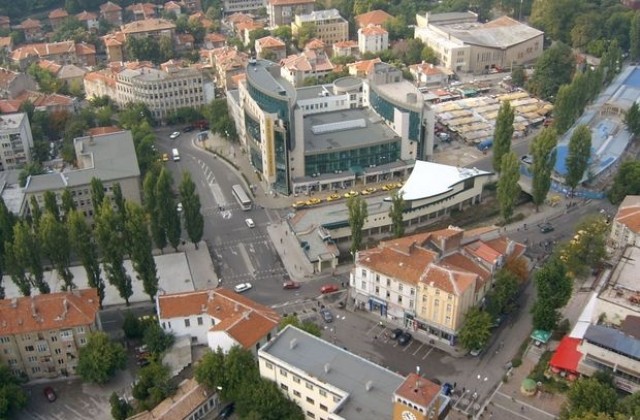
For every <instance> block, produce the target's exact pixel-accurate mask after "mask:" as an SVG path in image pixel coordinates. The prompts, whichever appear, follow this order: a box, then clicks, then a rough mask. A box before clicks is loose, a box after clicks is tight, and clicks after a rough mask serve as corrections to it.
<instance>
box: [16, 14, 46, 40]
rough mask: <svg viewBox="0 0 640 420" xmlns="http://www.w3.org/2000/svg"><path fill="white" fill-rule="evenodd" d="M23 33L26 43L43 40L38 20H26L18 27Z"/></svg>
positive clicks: (42, 32)
mask: <svg viewBox="0 0 640 420" xmlns="http://www.w3.org/2000/svg"><path fill="white" fill-rule="evenodd" d="M18 29H20V30H21V31H22V32H23V33H24V39H25V41H27V42H34V41H41V40H42V39H43V38H44V31H43V30H42V24H41V23H40V21H39V20H38V19H31V18H29V19H26V20H24V21H22V23H20V25H19V26H18Z"/></svg>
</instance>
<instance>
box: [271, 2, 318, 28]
mask: <svg viewBox="0 0 640 420" xmlns="http://www.w3.org/2000/svg"><path fill="white" fill-rule="evenodd" d="M315 3H316V1H315V0H267V15H268V16H269V27H270V28H276V27H278V26H281V25H290V24H291V22H293V20H294V18H295V16H296V15H307V14H309V13H311V12H313V10H314V9H315Z"/></svg>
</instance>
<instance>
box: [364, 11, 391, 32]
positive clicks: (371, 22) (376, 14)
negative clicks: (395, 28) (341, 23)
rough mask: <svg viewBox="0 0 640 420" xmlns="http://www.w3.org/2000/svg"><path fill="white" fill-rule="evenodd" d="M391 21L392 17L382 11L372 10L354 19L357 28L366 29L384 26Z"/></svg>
mask: <svg viewBox="0 0 640 420" xmlns="http://www.w3.org/2000/svg"><path fill="white" fill-rule="evenodd" d="M391 19H393V16H391V15H390V14H389V13H387V12H385V11H384V10H372V11H370V12H367V13H363V14H361V15H358V16H356V17H355V21H356V24H357V25H358V28H366V27H367V26H384V24H385V23H387V22H388V21H389V20H391Z"/></svg>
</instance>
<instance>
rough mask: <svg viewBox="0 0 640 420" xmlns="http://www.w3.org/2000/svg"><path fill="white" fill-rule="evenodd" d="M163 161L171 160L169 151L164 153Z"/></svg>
mask: <svg viewBox="0 0 640 420" xmlns="http://www.w3.org/2000/svg"><path fill="white" fill-rule="evenodd" d="M162 161H163V162H169V153H163V154H162Z"/></svg>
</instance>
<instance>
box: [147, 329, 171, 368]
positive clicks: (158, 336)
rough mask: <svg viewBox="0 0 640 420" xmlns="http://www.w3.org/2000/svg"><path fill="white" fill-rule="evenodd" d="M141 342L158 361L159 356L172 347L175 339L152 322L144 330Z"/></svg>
mask: <svg viewBox="0 0 640 420" xmlns="http://www.w3.org/2000/svg"><path fill="white" fill-rule="evenodd" d="M142 341H144V343H145V344H146V345H147V348H148V349H149V351H150V352H151V353H152V354H154V355H155V356H157V358H158V359H159V358H160V355H162V353H164V352H165V351H166V350H168V349H169V347H171V346H172V345H173V342H174V341H175V337H174V336H173V335H172V334H171V333H167V332H165V330H163V329H162V327H160V325H158V323H156V322H154V323H152V324H151V325H149V326H148V327H147V328H146V329H145V330H144V335H143V337H142Z"/></svg>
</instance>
